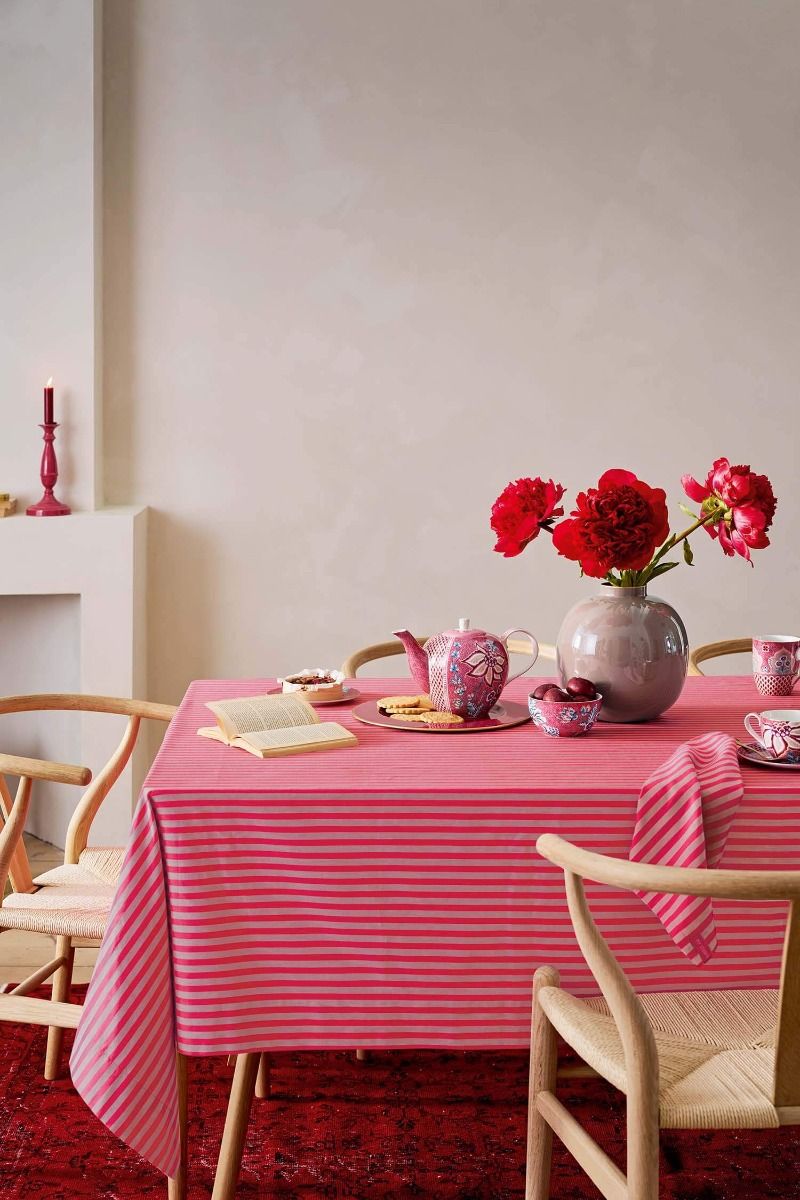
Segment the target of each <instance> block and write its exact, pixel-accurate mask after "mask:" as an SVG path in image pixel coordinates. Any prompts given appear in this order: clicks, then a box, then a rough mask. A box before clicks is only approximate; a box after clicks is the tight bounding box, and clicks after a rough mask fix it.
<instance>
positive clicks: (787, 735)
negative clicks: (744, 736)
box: [744, 708, 800, 762]
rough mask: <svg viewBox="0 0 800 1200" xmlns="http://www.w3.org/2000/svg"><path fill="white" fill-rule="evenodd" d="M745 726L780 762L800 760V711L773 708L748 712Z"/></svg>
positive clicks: (768, 752)
mask: <svg viewBox="0 0 800 1200" xmlns="http://www.w3.org/2000/svg"><path fill="white" fill-rule="evenodd" d="M744 727H745V729H746V730H747V732H748V733H749V734H750V736H751V737H753V738H755V740H756V741H757V742H758V744H759V745H760V746H761V747H763V749H764V750H766V752H767V754H771V755H772V756H773V758H776V759H778V760H779V761H780V762H800V711H798V710H797V709H792V708H773V709H770V710H769V711H768V712H762V713H754V712H751V713H748V714H747V716H746V717H745V719H744Z"/></svg>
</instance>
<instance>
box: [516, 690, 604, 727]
mask: <svg viewBox="0 0 800 1200" xmlns="http://www.w3.org/2000/svg"><path fill="white" fill-rule="evenodd" d="M602 705H603V697H602V696H601V695H600V693H599V692H598V693H597V696H596V697H595V698H594V700H581V699H580V697H577V696H576V698H575V699H574V700H537V699H536V697H535V696H528V709H529V711H530V714H531V717H532V719H533V723H534V725H538V727H539V729H541V731H542V733H546V734H547V735H548V737H580V736H581V735H582V734H584V733H589V732H590V731H591V730H592V728H593V727H594V723H595V721H596V720H597V714H598V713H599V712H600V709H601V707H602Z"/></svg>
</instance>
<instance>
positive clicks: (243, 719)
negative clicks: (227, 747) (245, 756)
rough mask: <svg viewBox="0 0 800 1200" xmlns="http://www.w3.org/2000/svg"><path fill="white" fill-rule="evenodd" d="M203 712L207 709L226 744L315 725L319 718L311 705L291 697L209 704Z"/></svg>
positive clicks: (249, 697) (241, 698)
mask: <svg viewBox="0 0 800 1200" xmlns="http://www.w3.org/2000/svg"><path fill="white" fill-rule="evenodd" d="M206 708H210V709H211V711H212V712H213V714H214V716H215V717H216V718H217V721H218V722H219V726H220V728H221V729H222V731H223V733H224V734H225V735H226V737H227V738H228V739H229V740H230V741H233V739H234V738H236V737H241V736H242V734H245V733H258V732H260V731H261V730H263V729H290V728H293V727H296V726H299V725H318V724H319V717H318V716H317V714H316V713H315V712H314V709H313V708H312V707H311V705H310V704H308V703H307V702H306V701H305V700H300V699H299V698H298V697H297V696H293V695H286V696H284V695H278V696H242V697H240V698H239V699H237V700H213V701H211V703H209V704H207V705H206Z"/></svg>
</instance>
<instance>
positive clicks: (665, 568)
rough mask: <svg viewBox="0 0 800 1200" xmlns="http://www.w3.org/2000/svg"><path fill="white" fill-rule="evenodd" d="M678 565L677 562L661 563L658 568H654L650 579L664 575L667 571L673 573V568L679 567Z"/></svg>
mask: <svg viewBox="0 0 800 1200" xmlns="http://www.w3.org/2000/svg"><path fill="white" fill-rule="evenodd" d="M677 565H678V564H677V563H676V562H665V563H659V564H658V566H657V567H653V570H652V571H651V572H650V575H649V578H650V579H655V577H656V576H657V575H663V574H664V573H665V572H666V571H671V570H672V568H673V567H677Z"/></svg>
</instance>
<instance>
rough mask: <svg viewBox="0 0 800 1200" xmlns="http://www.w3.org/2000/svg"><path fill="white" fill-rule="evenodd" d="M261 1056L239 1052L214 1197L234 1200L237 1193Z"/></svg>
mask: <svg viewBox="0 0 800 1200" xmlns="http://www.w3.org/2000/svg"><path fill="white" fill-rule="evenodd" d="M260 1058H261V1055H260V1054H258V1053H256V1054H239V1055H237V1058H236V1069H235V1070H234V1072H233V1083H232V1084H231V1097H230V1100H229V1101H228V1112H227V1114H226V1116H225V1129H224V1131H223V1134H222V1145H221V1146H220V1151H219V1162H218V1163H217V1173H216V1175H215V1176H214V1191H213V1192H212V1195H211V1200H234V1197H235V1195H236V1182H237V1180H238V1178H239V1168H240V1167H241V1165H242V1151H243V1150H244V1139H245V1136H246V1134H247V1122H248V1120H249V1119H250V1106H251V1104H252V1103H253V1091H254V1089H255V1084H256V1076H257V1075H258V1064H259V1060H260Z"/></svg>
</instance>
